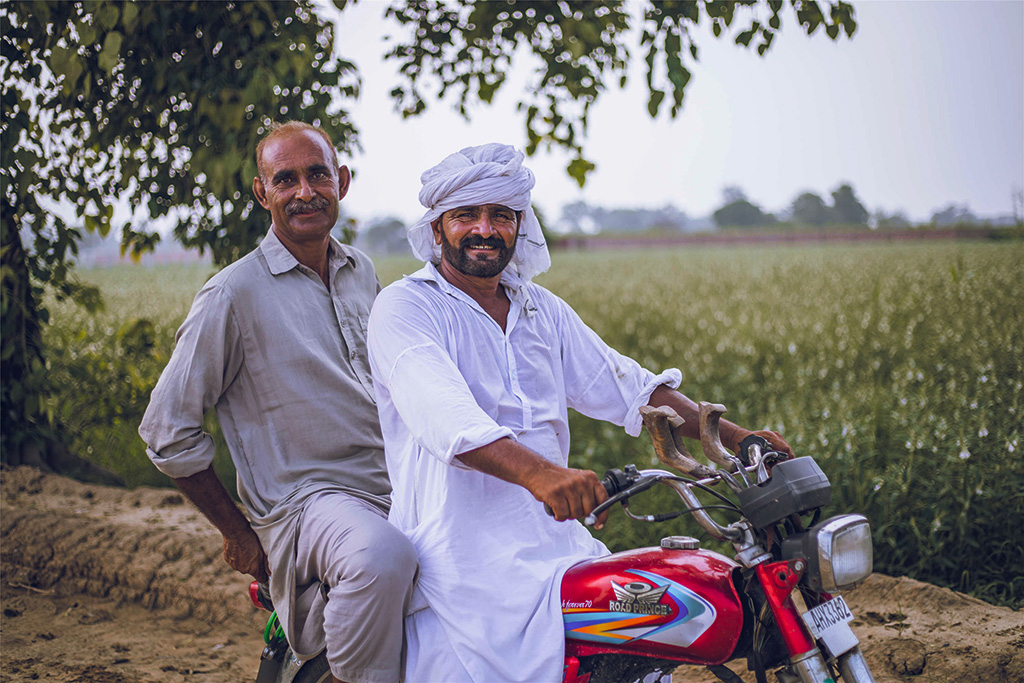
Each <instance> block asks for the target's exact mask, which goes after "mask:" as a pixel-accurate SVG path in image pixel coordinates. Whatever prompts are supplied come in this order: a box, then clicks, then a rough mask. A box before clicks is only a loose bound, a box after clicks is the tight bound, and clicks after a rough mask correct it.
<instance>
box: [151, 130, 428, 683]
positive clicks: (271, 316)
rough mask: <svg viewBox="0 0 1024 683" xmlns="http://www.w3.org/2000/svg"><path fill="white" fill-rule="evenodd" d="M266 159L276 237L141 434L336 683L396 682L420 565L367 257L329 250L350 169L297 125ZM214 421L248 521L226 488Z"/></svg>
mask: <svg viewBox="0 0 1024 683" xmlns="http://www.w3.org/2000/svg"><path fill="white" fill-rule="evenodd" d="M256 158H257V164H258V169H259V175H258V177H257V178H255V179H254V181H253V191H254V193H255V195H256V198H257V200H258V201H259V203H260V205H261V206H262V207H263V208H264V209H266V210H267V211H269V212H270V216H271V219H272V225H271V228H270V231H269V232H268V233H267V236H266V237H265V238H264V239H263V241H262V243H261V244H260V246H259V247H257V248H256V249H255V250H254V251H252V252H251V253H250V254H248V255H247V256H245V257H244V258H242V259H241V260H239V261H238V262H236V263H234V264H232V265H230V266H228V267H227V268H225V269H224V270H222V271H221V272H220V273H218V274H217V275H216V276H214V277H213V278H212V279H211V280H210V281H209V282H208V283H207V284H206V286H204V287H203V289H202V290H201V291H200V292H199V294H198V295H196V298H195V301H194V303H193V305H192V310H191V311H190V312H189V315H188V317H187V318H186V320H185V322H184V323H183V324H182V326H181V329H180V330H178V335H177V342H176V346H175V349H174V353H173V355H172V356H171V360H170V362H169V363H168V365H167V368H166V369H165V370H164V372H163V375H162V376H161V377H160V381H159V382H158V383H157V386H156V388H155V389H154V390H153V394H152V397H151V399H150V404H149V408H148V409H147V410H146V414H145V416H144V417H143V420H142V424H141V426H140V428H139V433H140V434H141V435H142V438H143V439H144V440H145V442H146V444H147V445H148V448H147V454H148V455H149V457H150V459H151V460H152V461H153V463H154V464H155V465H156V466H157V468H159V469H160V470H161V471H162V472H164V473H165V474H167V475H168V476H170V477H172V478H173V479H174V482H175V484H177V486H178V487H179V488H180V489H181V491H182V492H183V493H184V494H185V495H186V496H188V498H189V499H190V500H191V501H192V502H193V503H194V504H195V505H196V506H197V507H198V508H199V509H200V510H201V511H202V512H203V514H205V515H206V517H207V518H209V519H210V521H211V522H213V524H214V525H216V527H217V528H218V529H219V530H220V532H221V534H222V535H223V536H224V557H225V559H226V560H227V562H228V564H230V565H231V566H232V567H233V568H234V569H236V570H237V571H239V572H242V573H244V574H250V575H251V576H253V577H255V578H256V579H257V580H259V581H266V580H267V579H268V578H269V580H270V592H271V597H272V598H273V600H274V605H275V607H276V608H277V610H278V614H279V616H280V618H281V622H282V625H283V626H284V630H285V634H286V635H287V637H288V641H289V643H290V644H291V646H292V649H293V650H294V651H295V652H296V654H297V655H298V656H299V657H300V658H304V657H308V656H312V655H313V654H315V653H316V652H317V651H318V650H319V649H320V648H321V647H323V645H324V643H325V642H326V646H327V655H328V660H329V662H330V665H331V672H332V674H333V676H334V677H335V680H336V681H340V680H344V681H350V682H363V681H365V682H368V683H370V682H373V683H376V682H382V683H383V682H386V681H387V682H393V681H397V680H398V679H399V676H400V664H401V648H402V616H403V614H404V611H405V607H406V604H407V602H408V600H409V598H410V595H411V591H412V582H413V577H414V574H415V572H416V556H415V552H414V550H413V549H412V546H411V545H410V544H409V542H408V540H407V539H406V538H405V536H404V535H402V534H401V533H400V532H398V531H397V530H396V529H395V528H394V527H392V526H391V525H390V524H389V523H388V522H387V519H386V514H387V511H388V508H389V506H390V492H391V486H390V483H389V481H388V476H387V471H386V470H385V464H384V444H383V440H382V438H381V433H380V426H379V424H378V417H377V409H376V404H375V400H374V393H373V384H372V379H371V376H370V367H369V363H368V362H367V356H366V325H367V320H368V318H369V315H370V306H371V305H372V303H373V300H374V297H375V296H376V294H377V292H378V290H379V289H380V285H379V283H378V281H377V278H376V275H375V273H374V270H373V264H372V263H371V262H370V260H369V259H368V258H367V257H366V256H365V255H364V254H362V253H361V252H359V251H357V250H355V249H353V248H351V247H348V246H345V245H342V244H340V243H339V242H338V241H337V240H335V239H333V238H332V237H331V236H330V231H331V228H332V227H333V226H334V223H335V221H336V220H337V218H338V203H339V201H340V200H341V199H342V198H343V197H344V196H345V193H346V192H347V190H348V185H349V181H350V174H349V170H348V168H346V167H345V166H339V165H338V161H337V156H336V153H335V150H334V146H333V144H332V142H331V140H330V138H329V137H328V136H327V134H326V133H324V131H322V130H321V129H318V128H314V127H313V126H309V125H307V124H303V123H298V122H290V123H286V124H284V125H281V126H278V127H276V128H275V129H274V130H272V131H271V132H270V133H269V134H268V135H267V136H266V137H265V138H264V139H263V140H262V141H261V142H260V144H259V146H258V147H257V152H256ZM211 408H216V410H217V416H218V419H219V421H220V425H221V428H222V430H223V432H224V437H225V439H226V440H227V444H228V450H229V451H230V452H231V457H232V460H233V461H234V463H235V468H236V470H237V473H238V477H237V485H238V495H239V497H240V498H241V500H242V503H243V505H244V506H245V510H246V512H247V513H248V519H246V516H245V515H243V514H242V513H241V511H240V510H239V509H238V507H237V506H236V505H235V504H234V502H233V501H232V500H231V497H230V495H229V494H228V492H227V490H226V489H225V488H224V486H223V485H222V484H221V483H220V481H219V480H218V479H217V476H216V475H215V474H214V472H213V469H212V462H213V454H214V445H213V440H212V439H211V437H210V435H209V434H206V433H205V432H203V430H202V424H203V416H204V415H205V414H206V412H207V411H209V410H210V409H211ZM321 582H322V583H325V584H327V586H328V587H329V595H328V598H329V599H328V600H327V601H326V603H325V602H324V600H323V598H322V596H321V593H320V591H319V585H320V583H321Z"/></svg>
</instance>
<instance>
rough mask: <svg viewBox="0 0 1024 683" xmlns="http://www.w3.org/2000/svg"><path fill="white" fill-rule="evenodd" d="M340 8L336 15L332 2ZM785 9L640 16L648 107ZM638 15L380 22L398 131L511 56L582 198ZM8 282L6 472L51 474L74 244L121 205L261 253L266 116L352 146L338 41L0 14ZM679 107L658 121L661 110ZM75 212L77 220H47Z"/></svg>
mask: <svg viewBox="0 0 1024 683" xmlns="http://www.w3.org/2000/svg"><path fill="white" fill-rule="evenodd" d="M335 4H336V5H337V6H338V7H339V8H340V9H342V10H344V8H345V5H346V2H345V0H335ZM825 6H826V7H827V13H826V11H824V10H823V9H822V5H821V4H819V3H818V2H809V1H808V0H793V2H792V9H793V12H794V13H795V16H796V21H797V23H798V24H799V26H800V27H801V30H802V31H803V32H806V33H807V34H808V35H810V34H813V33H815V32H816V31H817V30H818V29H819V28H824V30H825V32H826V33H827V35H828V36H829V37H830V38H832V39H833V40H836V39H838V37H839V36H840V35H841V34H845V35H846V36H848V37H849V36H852V35H853V33H854V32H855V31H856V22H855V20H854V13H853V8H852V7H851V6H850V5H849V4H847V3H845V2H840V1H836V2H831V3H829V4H827V5H825ZM783 7H784V3H783V2H781V1H776V0H772V1H770V2H768V3H767V4H763V3H757V2H756V1H755V0H741V1H740V2H721V1H712V0H703V1H701V2H659V3H654V2H652V3H650V4H648V5H646V6H645V7H644V13H643V18H642V20H641V21H642V33H641V36H640V46H641V49H643V50H644V51H645V52H646V56H645V60H646V63H647V67H648V68H647V85H648V92H649V99H648V103H647V106H648V111H649V113H650V115H651V116H657V115H659V113H660V112H663V111H665V110H666V108H667V111H668V115H669V116H670V117H674V116H676V115H677V113H678V112H679V110H680V108H681V107H682V105H683V96H684V93H685V89H686V86H687V84H688V83H689V80H690V71H689V70H688V69H687V68H686V66H685V64H684V62H685V61H686V60H689V59H693V60H696V59H697V58H698V48H697V44H696V43H695V41H694V37H693V29H694V27H696V26H698V25H699V24H700V22H701V21H704V22H710V25H711V27H712V31H713V33H714V35H715V36H716V37H719V36H726V37H729V38H732V39H733V40H734V42H735V43H736V44H738V45H743V46H745V47H748V48H749V47H752V46H756V49H757V51H758V53H759V54H761V55H764V54H765V53H766V52H767V51H768V50H769V48H770V46H771V45H772V42H773V40H774V39H775V36H776V34H777V33H778V32H779V31H780V30H781V25H782V10H783ZM631 11H632V6H631V5H629V4H627V3H625V2H622V1H621V0H600V1H597V2H568V1H565V2H558V3H545V4H525V5H523V4H520V5H516V4H515V3H512V2H510V1H507V0H506V1H502V2H482V1H480V2H472V1H470V0H461V1H455V0H419V1H413V2H409V3H402V4H396V6H394V7H392V8H391V9H389V11H388V15H389V16H390V17H392V18H393V19H394V20H395V21H396V22H397V24H398V25H399V27H400V29H401V30H403V31H404V32H405V38H404V39H402V40H399V41H397V42H396V43H395V47H394V48H393V50H392V51H391V52H390V53H389V56H390V57H391V58H392V59H395V60H398V62H399V63H400V69H401V74H402V77H403V79H404V80H403V81H402V82H401V83H400V84H399V85H398V86H397V87H396V88H395V89H394V91H393V95H394V97H395V100H396V103H397V105H398V107H399V109H400V110H401V112H402V114H403V115H405V116H411V115H415V114H417V113H420V112H422V111H423V110H424V109H425V108H426V98H427V97H432V98H436V99H444V98H445V97H447V96H448V95H449V94H450V93H454V94H455V97H456V98H457V99H458V102H459V107H460V110H461V111H462V112H463V113H464V114H466V113H468V111H469V107H470V106H471V105H472V104H473V103H475V102H482V103H484V104H488V103H490V102H491V101H492V100H493V97H494V95H495V93H496V92H498V91H499V90H500V88H501V87H502V84H503V82H504V78H505V74H506V73H507V72H508V71H509V70H510V69H511V68H512V62H513V60H514V59H517V56H516V54H517V51H516V50H515V49H514V48H515V46H517V45H525V46H528V48H529V52H530V54H531V55H532V57H533V58H535V59H539V63H540V68H539V69H538V70H537V72H536V73H537V82H536V87H534V88H531V89H530V90H529V92H528V93H527V95H526V96H525V97H524V99H523V100H522V102H521V103H520V110H521V111H522V115H523V118H524V121H525V127H526V132H527V139H528V144H527V152H528V153H530V154H533V153H534V152H535V151H536V150H537V149H538V148H539V147H540V146H541V145H544V146H548V147H550V146H552V145H554V146H561V147H564V148H567V149H570V150H572V151H574V152H575V158H574V159H573V160H572V161H571V162H570V164H569V166H568V168H567V171H568V172H569V173H570V175H572V176H573V177H574V178H576V179H577V180H578V181H579V182H580V183H581V184H582V183H583V182H584V180H585V178H586V174H587V172H588V171H589V170H591V169H593V168H594V165H593V164H592V163H591V162H589V161H588V160H587V159H586V158H585V157H584V155H583V140H584V138H585V134H586V123H587V113H588V111H589V108H590V106H591V105H593V103H594V102H596V101H597V100H598V99H599V97H600V95H601V93H602V92H603V91H604V90H605V89H606V88H607V87H608V86H607V84H608V83H609V82H611V83H615V82H616V81H617V82H618V85H619V86H620V87H621V86H623V85H625V82H626V74H627V70H628V64H629V59H630V55H629V51H628V50H627V47H626V44H625V41H626V37H627V29H628V28H629V25H630V21H631V14H630V12H631ZM0 20H2V21H3V23H4V27H5V28H4V31H3V34H2V36H0V80H2V81H3V96H2V106H3V111H2V113H3V118H2V122H0V152H2V161H0V180H2V182H3V190H2V206H0V214H2V215H0V225H2V227H0V229H2V235H0V254H2V264H0V275H2V278H0V279H2V305H0V309H2V334H3V339H2V353H0V359H2V363H3V366H2V372H3V376H4V381H3V392H2V408H0V413H2V417H3V423H4V424H3V431H2V433H3V437H2V443H0V449H2V455H3V458H4V459H5V461H7V462H19V461H25V459H26V458H29V459H31V458H30V454H31V453H38V454H39V456H38V457H35V456H31V457H32V458H35V460H38V461H39V462H40V464H46V463H47V462H48V461H49V460H48V459H49V457H50V455H52V453H54V452H56V450H57V449H56V446H55V444H59V441H60V434H59V433H58V432H59V426H58V425H54V424H52V421H51V420H50V418H49V417H48V416H47V415H46V413H45V410H44V403H45V396H46V393H47V391H48V387H47V382H46V370H45V354H44V350H43V348H42V338H41V329H42V327H41V326H42V325H45V324H46V322H47V316H48V314H47V311H46V309H45V307H44V306H43V304H42V296H43V293H44V289H46V288H48V289H49V290H50V291H52V292H54V293H55V294H56V296H57V297H58V298H69V297H70V298H72V299H75V300H76V301H79V302H81V303H83V304H84V305H87V306H92V307H97V306H99V305H101V302H100V299H99V297H98V293H97V292H96V291H95V290H94V289H91V288H89V287H86V286H83V285H82V284H81V283H80V282H79V281H78V280H77V279H76V278H75V276H74V273H73V270H72V267H71V266H72V261H73V258H74V255H75V253H76V248H77V247H76V244H77V240H78V239H79V238H80V236H81V235H82V234H83V230H84V231H86V232H90V233H91V232H98V233H99V234H101V235H104V236H105V235H106V234H107V233H108V232H109V231H110V230H111V228H112V227H115V226H112V216H113V204H114V198H121V199H124V200H126V201H128V202H129V204H130V206H131V208H132V209H133V210H134V211H136V212H137V213H136V214H134V215H136V216H138V220H139V221H143V222H145V221H147V220H148V219H150V218H156V217H160V216H170V217H171V218H172V219H174V220H175V227H174V230H173V232H174V236H175V239H177V240H178V241H179V242H181V243H182V244H183V245H185V246H186V247H192V248H197V249H199V250H200V251H205V250H207V249H209V250H210V252H211V254H212V256H213V259H214V262H215V263H216V264H218V265H223V264H225V263H229V262H230V261H232V260H234V259H236V258H238V257H239V256H240V255H241V254H243V253H245V252H246V251H248V250H249V249H251V248H252V247H253V246H254V245H255V243H256V242H257V241H258V239H259V237H260V236H261V235H262V234H263V232H264V230H265V221H264V218H263V216H262V215H261V214H260V212H259V211H254V210H253V201H252V198H251V196H250V192H249V189H248V188H249V187H250V185H251V180H252V177H253V176H254V174H255V166H254V160H253V146H254V142H255V140H256V138H258V137H259V136H260V135H261V134H262V133H263V132H264V131H265V130H266V127H267V126H268V125H269V124H270V122H271V121H272V120H275V119H279V118H300V119H303V120H306V121H310V122H319V123H320V125H322V126H323V127H324V128H325V130H327V132H328V133H329V134H331V135H332V137H333V138H334V140H335V142H336V144H337V145H338V146H339V148H340V149H341V150H342V151H348V150H350V149H352V148H353V147H354V146H355V145H356V144H357V140H356V131H355V128H354V127H353V125H352V123H351V122H350V121H349V119H348V117H347V115H346V114H345V112H344V111H343V110H342V109H340V108H339V107H338V106H337V105H335V104H332V102H334V101H340V102H343V101H344V98H347V97H354V96H355V95H356V94H357V91H358V80H357V77H356V73H355V70H354V67H353V66H352V64H350V63H349V62H347V61H345V60H342V59H336V58H332V57H331V56H330V51H331V48H332V43H333V36H332V31H331V26H330V25H329V24H325V23H324V22H323V21H322V20H320V19H318V18H317V17H316V15H315V13H314V12H313V7H312V4H311V0H290V1H289V2H266V1H264V0H259V1H257V2H217V3H209V2H200V1H198V0H193V1H185V0H167V1H164V2H159V3H143V2H119V1H115V0H81V1H79V2H70V1H69V2H60V3H52V2H47V1H46V0H31V1H29V0H26V1H24V2H7V3H4V4H2V5H0ZM425 89H430V90H431V92H426V91H425ZM667 95H670V99H671V103H670V104H668V105H667V107H665V106H663V104H664V100H665V99H666V96H667ZM335 98H336V99H335ZM47 200H49V201H51V202H61V203H63V204H64V205H65V206H71V207H74V208H73V211H74V213H75V214H76V216H77V217H78V219H79V221H80V223H79V222H78V221H72V222H68V221H66V220H65V219H64V218H63V217H62V215H61V214H58V213H53V212H50V211H47V210H46V208H45V207H46V205H47ZM116 227H119V228H120V231H121V246H122V251H123V252H126V253H130V254H132V255H135V256H138V255H139V254H141V253H143V252H145V251H147V250H149V249H152V248H153V247H154V245H155V244H156V243H157V241H158V240H159V235H157V234H155V233H152V232H148V231H147V230H145V229H138V228H137V226H136V225H135V224H133V223H131V222H129V223H128V224H126V225H123V226H116Z"/></svg>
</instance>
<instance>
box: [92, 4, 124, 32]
mask: <svg viewBox="0 0 1024 683" xmlns="http://www.w3.org/2000/svg"><path fill="white" fill-rule="evenodd" d="M120 18H121V11H120V10H118V9H117V6H116V5H115V4H114V3H112V2H107V3H104V4H103V7H101V8H100V10H99V12H98V13H97V17H96V19H97V20H98V21H99V23H100V25H101V26H103V28H105V29H107V30H108V31H109V30H111V29H113V28H114V27H115V26H117V20H118V19H120Z"/></svg>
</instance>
